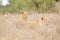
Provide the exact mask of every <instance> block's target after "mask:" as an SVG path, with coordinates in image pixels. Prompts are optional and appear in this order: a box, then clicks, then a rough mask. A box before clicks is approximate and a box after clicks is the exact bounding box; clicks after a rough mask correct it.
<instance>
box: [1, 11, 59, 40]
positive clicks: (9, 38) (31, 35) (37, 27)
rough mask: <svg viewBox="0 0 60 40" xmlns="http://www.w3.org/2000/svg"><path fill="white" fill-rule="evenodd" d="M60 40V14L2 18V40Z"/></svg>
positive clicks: (24, 14)
mask: <svg viewBox="0 0 60 40" xmlns="http://www.w3.org/2000/svg"><path fill="white" fill-rule="evenodd" d="M52 39H53V40H60V14H51V13H50V14H27V13H26V12H23V13H22V14H20V15H18V14H16V15H13V14H9V13H8V14H5V15H1V16H0V40H52Z"/></svg>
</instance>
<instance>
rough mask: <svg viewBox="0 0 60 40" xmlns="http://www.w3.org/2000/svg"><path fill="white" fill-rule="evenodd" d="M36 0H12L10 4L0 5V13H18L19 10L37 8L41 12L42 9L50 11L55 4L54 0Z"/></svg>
mask: <svg viewBox="0 0 60 40" xmlns="http://www.w3.org/2000/svg"><path fill="white" fill-rule="evenodd" d="M34 2H35V3H36V4H35V3H34ZM34 2H33V1H32V0H10V5H7V6H0V13H5V12H15V13H16V12H19V11H23V10H31V9H35V10H38V11H39V12H41V11H48V10H50V9H51V8H52V7H53V6H54V4H53V3H54V2H53V0H34ZM37 5H38V8H37Z"/></svg>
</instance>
